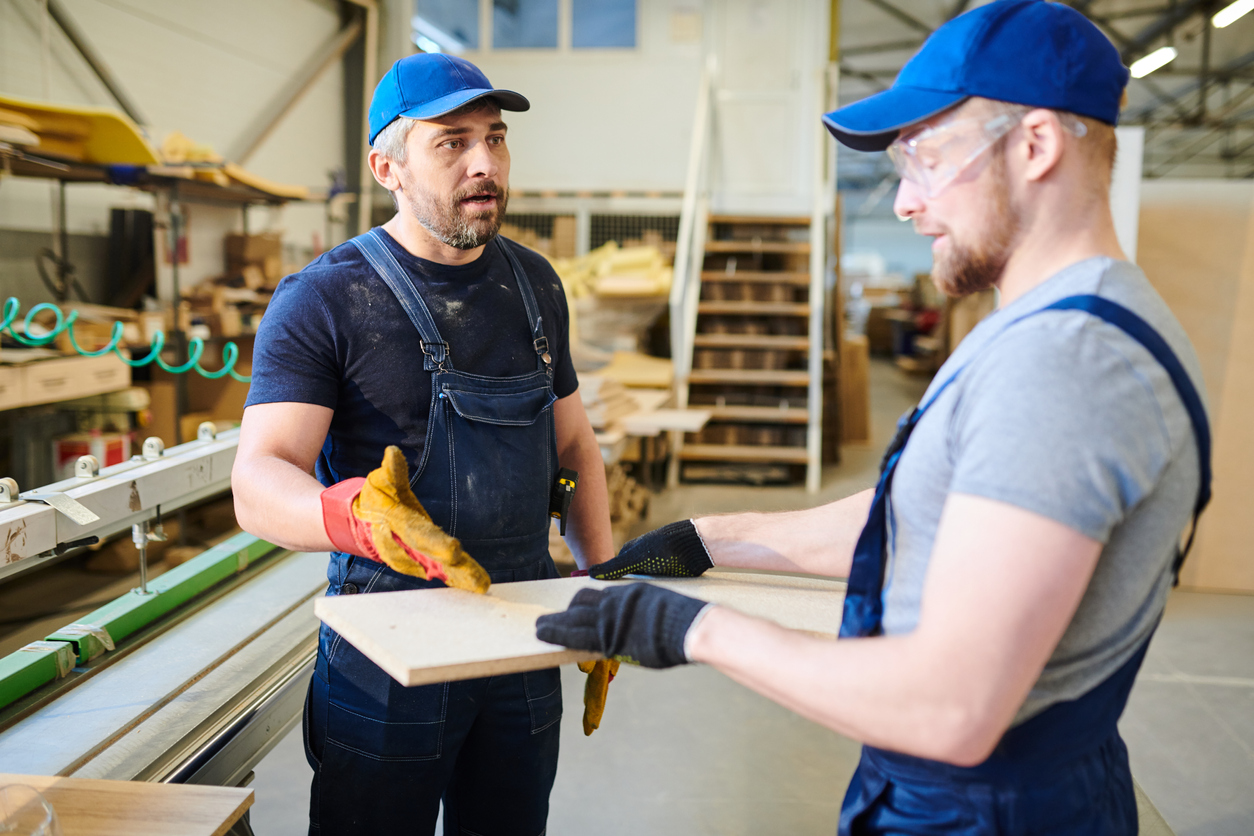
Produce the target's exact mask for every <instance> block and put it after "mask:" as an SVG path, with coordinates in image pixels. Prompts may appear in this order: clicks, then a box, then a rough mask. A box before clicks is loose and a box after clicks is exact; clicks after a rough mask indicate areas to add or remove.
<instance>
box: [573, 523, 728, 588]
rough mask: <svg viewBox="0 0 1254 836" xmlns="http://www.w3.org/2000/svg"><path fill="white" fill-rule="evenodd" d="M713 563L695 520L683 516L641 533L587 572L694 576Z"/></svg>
mask: <svg viewBox="0 0 1254 836" xmlns="http://www.w3.org/2000/svg"><path fill="white" fill-rule="evenodd" d="M713 566H714V561H713V560H711V559H710V553H709V552H708V551H706V550H705V543H702V542H701V535H700V534H698V533H697V527H696V526H695V525H693V524H692V520H683V521H681V522H677V523H671V524H670V525H664V526H662V527H661V528H659V529H656V530H655V531H650V532H649V533H648V534H642V535H640V536H639V537H637V538H636V539H635V540H632V541H630V542H629V543H627V545H625V546H623V548H622V549H621V550H620V551H619V552H618V557H616V558H614V559H613V560H607V561H606V562H605V563H599V564H597V565H596V566H590V567H588V574H589V575H590V576H591V577H594V578H596V579H597V580H601V581H614V580H618V579H619V578H621V577H622V576H623V575H664V576H666V577H671V578H695V577H697V576H698V575H700V574H701V573H702V572H704V571H705V570H706V569H711V568H713Z"/></svg>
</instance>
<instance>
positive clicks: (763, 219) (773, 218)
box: [710, 215, 810, 226]
mask: <svg viewBox="0 0 1254 836" xmlns="http://www.w3.org/2000/svg"><path fill="white" fill-rule="evenodd" d="M710 223H712V224H731V225H732V226H764V225H767V224H778V225H779V226H809V225H810V218H809V216H806V215H710Z"/></svg>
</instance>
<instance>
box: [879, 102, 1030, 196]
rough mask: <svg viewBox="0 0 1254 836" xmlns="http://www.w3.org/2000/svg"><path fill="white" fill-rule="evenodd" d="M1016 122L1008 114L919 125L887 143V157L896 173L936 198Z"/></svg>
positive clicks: (1016, 122) (1016, 121)
mask: <svg viewBox="0 0 1254 836" xmlns="http://www.w3.org/2000/svg"><path fill="white" fill-rule="evenodd" d="M1017 124H1019V118H1016V117H1013V116H1010V115H1009V114H1005V113H1003V114H1001V115H999V116H994V117H993V118H992V119H989V120H987V121H983V120H980V119H955V120H954V121H952V122H946V123H945V124H943V125H937V126H935V127H927V128H920V129H919V130H917V131H913V132H911V133H909V134H906V135H905V136H901V137H898V138H897V139H895V140H894V141H893V144H892V145H890V146H888V158H889V159H890V160H892V161H893V165H894V166H895V167H896V169H897V174H898V175H900V176H901V179H903V180H909V181H910V182H911V183H914V184H915V185H916V186H918V187H920V188H921V189H923V192H924V193H925V194H926V195H927V196H928V197H929V198H935V197H936V196H937V195H939V194H940V193H941V192H943V191H944V190H945V187H947V186H948V185H949V184H950V183H952V182H953V181H954V180H956V179H957V178H958V175H959V174H961V173H962V172H963V171H965V170H966V168H967V167H968V166H969V165H971V164H972V163H973V162H975V161H976V160H977V159H979V158H980V155H981V154H983V153H984V152H985V151H987V150H988V149H989V148H992V147H993V143H995V142H997V140H999V139H1001V138H1002V137H1003V136H1005V135H1006V134H1008V133H1009V132H1010V130H1011V129H1012V128H1013V127H1014V126H1015V125H1017Z"/></svg>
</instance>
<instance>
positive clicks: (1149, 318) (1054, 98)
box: [537, 0, 1210, 836]
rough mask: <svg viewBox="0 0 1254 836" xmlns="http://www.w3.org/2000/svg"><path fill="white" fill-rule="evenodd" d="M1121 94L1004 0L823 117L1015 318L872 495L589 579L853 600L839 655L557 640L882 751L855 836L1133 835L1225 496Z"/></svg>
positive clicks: (707, 522) (940, 34) (643, 631)
mask: <svg viewBox="0 0 1254 836" xmlns="http://www.w3.org/2000/svg"><path fill="white" fill-rule="evenodd" d="M1127 79H1128V72H1127V70H1126V69H1125V68H1124V67H1123V65H1122V64H1121V62H1120V60H1119V55H1118V53H1117V52H1116V50H1115V49H1114V47H1113V46H1112V45H1111V44H1110V42H1109V41H1107V40H1106V38H1105V37H1104V36H1103V35H1102V34H1101V33H1100V32H1099V31H1098V30H1097V28H1096V27H1095V26H1093V25H1092V24H1091V23H1090V22H1089V21H1087V20H1086V19H1085V18H1084V17H1083V16H1082V15H1081V14H1080V13H1079V12H1077V11H1075V10H1073V9H1070V8H1068V7H1067V6H1064V5H1062V4H1055V3H1046V2H1042V0H995V2H992V3H989V4H988V5H985V6H982V7H980V8H977V9H974V10H972V11H969V12H967V13H965V14H963V15H961V16H959V17H957V18H955V19H954V20H952V21H950V22H949V23H947V24H945V25H944V26H942V27H941V28H940V29H938V30H937V31H936V32H935V33H934V34H933V35H932V36H931V37H930V38H929V39H928V41H927V42H926V43H925V44H924V45H923V47H922V49H921V50H920V51H919V53H918V54H917V55H915V56H914V57H913V58H912V59H911V61H910V62H909V63H908V64H907V65H906V66H905V68H903V69H902V71H901V73H900V75H899V76H898V78H897V80H896V82H895V83H894V85H893V87H892V88H891V89H889V90H887V91H885V92H883V93H880V94H877V95H875V96H872V97H871V98H869V99H866V100H863V101H860V102H858V103H856V104H852V105H850V106H848V107H845V108H842V109H840V110H837V111H835V112H833V113H829V114H827V116H826V117H824V119H825V122H826V124H827V126H828V127H829V129H830V130H831V132H832V133H833V134H834V135H835V136H836V138H837V139H838V140H839V141H840V142H842V143H844V144H845V145H848V146H850V147H853V148H856V149H859V150H863V151H871V150H885V149H886V150H887V151H888V154H889V156H890V157H891V159H892V161H893V162H894V164H895V165H896V167H897V170H898V172H899V173H900V175H901V184H900V187H899V189H898V192H897V198H896V203H895V210H896V212H897V214H898V215H899V216H901V217H903V218H910V219H911V220H913V222H914V225H915V228H916V230H917V231H918V232H920V233H922V234H924V235H927V236H930V237H931V238H932V239H933V244H932V251H933V257H934V266H933V274H932V275H933V280H934V281H935V283H936V284H937V286H938V287H939V288H940V289H942V290H943V291H945V292H946V293H948V294H950V295H953V296H961V295H964V294H968V293H972V292H975V291H979V290H983V289H986V288H990V287H995V288H997V289H998V290H999V291H1000V301H999V307H998V310H997V311H995V312H994V313H993V314H992V315H990V316H989V317H988V318H987V319H986V320H985V321H984V322H982V323H981V324H980V325H979V326H978V327H977V328H976V329H975V330H974V331H972V332H971V334H970V335H969V336H968V337H967V338H966V340H964V341H963V343H962V344H961V345H960V346H959V347H958V349H957V351H955V353H954V354H953V356H952V357H951V358H950V359H949V360H948V362H947V363H946V364H945V366H944V367H943V368H942V369H941V370H940V371H939V372H938V374H937V376H936V378H935V380H934V381H933V383H932V385H931V387H930V388H929V390H928V392H927V393H926V395H925V396H924V399H923V401H922V403H921V404H920V406H919V407H917V408H916V409H914V410H912V411H911V412H910V413H909V414H908V415H906V416H904V417H903V418H902V420H901V422H900V424H899V431H898V434H897V437H896V439H895V440H894V441H893V443H892V445H891V446H890V447H889V449H888V452H887V453H886V455H885V457H884V462H883V465H882V469H881V475H880V479H879V483H878V484H877V486H876V487H875V488H874V489H873V490H868V491H865V492H863V493H860V494H857V495H855V496H851V497H848V498H846V499H844V500H841V501H838V502H835V503H832V504H830V505H826V506H823V507H820V508H815V509H812V510H809V511H801V512H794V513H783V514H738V515H732V516H723V517H707V518H702V519H697V520H686V521H683V522H679V523H674V524H672V525H668V526H666V527H664V528H661V529H659V530H657V531H654V532H652V533H650V534H646V535H645V536H643V537H641V538H638V539H637V540H634V541H632V542H631V543H628V544H627V546H625V547H624V548H623V550H622V552H621V554H620V555H619V557H618V558H616V559H615V560H613V561H610V562H609V563H606V564H604V565H601V566H597V567H594V568H593V570H592V573H591V574H592V575H593V576H594V577H601V578H608V579H613V578H617V577H621V576H622V575H623V574H627V573H639V572H653V573H655V574H672V575H697V574H700V573H701V572H703V571H705V570H706V569H708V568H710V567H712V566H715V565H719V566H732V567H747V568H754V569H777V570H785V571H793V572H806V573H815V574H822V575H832V576H838V577H846V578H848V588H847V591H846V596H845V601H844V613H843V619H842V623H841V629H840V638H839V639H838V640H835V641H826V640H821V639H818V638H815V637H813V636H809V635H803V634H800V633H796V632H793V631H789V630H785V629H783V628H780V627H777V626H775V625H772V624H769V623H766V622H763V621H760V620H757V619H753V618H749V617H747V616H745V615H742V614H740V613H737V612H735V611H734V610H731V609H728V608H725V607H714V606H710V605H707V604H705V603H704V602H702V601H697V600H694V599H692V598H688V597H685V596H683V595H679V594H676V593H673V592H668V591H665V590H662V589H660V588H658V587H653V586H650V585H648V584H631V585H622V586H618V585H614V586H611V587H609V588H607V589H599V590H585V591H581V592H580V593H579V594H578V595H577V596H576V597H575V598H574V600H573V601H572V604H571V607H570V609H569V610H567V611H566V612H564V613H558V614H555V615H551V616H545V617H542V618H541V619H540V621H539V624H538V627H537V634H538V635H539V636H540V638H542V639H545V640H548V641H552V642H556V643H559V644H563V645H568V646H571V647H576V648H582V649H588V650H596V651H599V652H601V653H603V654H605V655H606V656H615V655H623V656H628V657H631V658H633V659H635V660H638V661H639V662H640V663H642V664H645V665H649V666H654V667H666V666H670V665H677V664H682V663H685V662H703V663H706V664H710V665H713V666H715V667H716V668H718V669H719V670H721V671H723V672H724V673H726V674H727V675H728V676H730V677H732V678H733V679H735V680H737V681H738V682H741V683H743V684H744V685H746V686H748V687H750V688H752V689H754V690H755V691H758V692H759V693H762V694H764V695H766V696H768V697H770V698H771V699H774V700H776V701H777V702H779V703H780V704H782V705H785V706H787V707H789V708H791V709H793V710H794V711H796V712H798V713H800V714H802V715H804V716H806V717H808V718H810V719H812V720H814V721H816V722H818V723H821V724H823V725H825V726H827V727H828V728H831V729H834V730H836V731H838V732H840V733H842V734H845V735H848V736H850V737H853V738H856V739H858V740H861V741H863V742H864V744H865V745H864V747H863V751H862V759H861V762H860V764H859V766H858V769H857V772H856V773H855V775H854V777H853V780H852V782H851V784H850V786H849V789H848V791H847V793H846V795H845V802H844V805H843V807H842V810H841V816H840V825H839V832H840V833H842V834H872V833H874V834H881V833H882V834H887V833H892V834H940V833H945V834H994V833H997V834H1001V833H1006V834H1027V833H1066V834H1072V835H1073V836H1075V834H1093V835H1094V836H1096V835H1097V834H1103V835H1104V836H1113V835H1114V834H1135V833H1136V832H1137V816H1136V803H1135V798H1134V792H1133V784H1132V777H1131V774H1130V772H1129V769H1128V756H1127V750H1126V748H1125V746H1124V743H1123V741H1122V740H1121V739H1120V737H1119V733H1118V730H1117V728H1116V721H1117V720H1118V718H1119V715H1120V713H1121V712H1122V711H1123V708H1124V705H1125V703H1126V701H1127V697H1128V693H1129V690H1130V689H1131V687H1132V683H1133V680H1134V678H1135V676H1136V672H1137V669H1138V668H1139V666H1140V664H1141V660H1142V659H1143V658H1144V655H1145V651H1146V647H1147V645H1148V643H1149V640H1150V637H1151V636H1152V634H1153V632H1154V629H1155V627H1156V626H1157V624H1158V621H1159V618H1160V616H1161V614H1162V611H1163V606H1164V604H1165V601H1166V598H1167V593H1168V591H1169V590H1170V588H1171V586H1172V583H1173V580H1174V578H1175V577H1176V574H1177V572H1178V571H1179V568H1180V562H1181V561H1182V560H1183V554H1184V553H1185V552H1187V550H1188V546H1187V544H1186V545H1185V547H1184V548H1183V549H1182V548H1181V546H1180V543H1181V534H1182V532H1183V531H1184V529H1185V528H1186V526H1187V525H1188V524H1189V523H1190V519H1191V518H1192V521H1193V523H1194V524H1196V519H1197V515H1198V514H1199V513H1200V512H1201V510H1202V508H1203V507H1204V506H1205V504H1206V502H1207V500H1208V499H1209V495H1210V435H1209V429H1208V425H1207V417H1206V412H1205V409H1204V405H1203V400H1202V396H1201V394H1200V390H1201V374H1200V371H1199V367H1198V362H1197V358H1196V356H1195V354H1194V351H1193V349H1192V347H1191V345H1190V344H1189V341H1188V339H1187V337H1186V336H1185V334H1184V331H1183V330H1182V329H1181V327H1180V325H1179V323H1177V321H1176V319H1175V317H1173V316H1172V314H1171V312H1170V311H1169V310H1168V309H1167V307H1166V305H1165V304H1164V303H1163V301H1162V299H1161V298H1160V297H1159V296H1158V294H1157V293H1155V291H1154V289H1153V288H1152V287H1151V286H1150V284H1149V283H1148V281H1147V280H1146V278H1145V276H1144V274H1143V273H1142V272H1141V271H1140V270H1139V269H1137V268H1136V267H1135V266H1134V265H1133V264H1131V263H1129V262H1128V260H1127V257H1126V255H1125V254H1124V253H1123V252H1122V251H1121V249H1120V246H1119V242H1118V240H1117V239H1116V236H1115V228H1114V223H1113V221H1112V218H1111V212H1110V203H1109V188H1110V177H1111V169H1112V165H1113V161H1114V154H1115V135H1114V125H1115V123H1116V121H1117V119H1118V112H1119V105H1120V99H1121V96H1122V93H1123V89H1124V85H1125V84H1126V83H1127Z"/></svg>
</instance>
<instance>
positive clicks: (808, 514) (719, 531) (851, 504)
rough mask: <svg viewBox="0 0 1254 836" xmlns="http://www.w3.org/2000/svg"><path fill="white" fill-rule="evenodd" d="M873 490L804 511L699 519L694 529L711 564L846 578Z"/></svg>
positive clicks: (729, 515)
mask: <svg viewBox="0 0 1254 836" xmlns="http://www.w3.org/2000/svg"><path fill="white" fill-rule="evenodd" d="M873 493H874V492H873V491H871V490H866V491H863V492H862V493H857V494H854V495H853V496H849V497H846V498H844V499H842V500H839V501H837V502H832V503H829V504H827V505H821V506H819V507H818V508H809V509H807V510H805V511H783V512H780V513H775V514H758V513H749V514H728V515H725V516H718V517H701V518H700V519H697V520H696V521H695V525H696V527H697V531H698V532H700V534H701V539H702V540H703V541H704V542H705V545H706V548H707V549H709V551H710V556H711V558H712V559H713V560H714V565H716V566H729V567H735V568H741V569H771V570H776V571H782V572H805V573H807V574H812V575H829V576H832V577H842V578H843V577H848V575H849V565H850V563H851V562H852V560H853V548H854V546H855V545H856V544H857V542H858V535H859V534H860V533H861V531H862V527H863V525H865V524H866V518H867V513H868V511H869V510H870V507H871V497H872V496H873Z"/></svg>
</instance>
